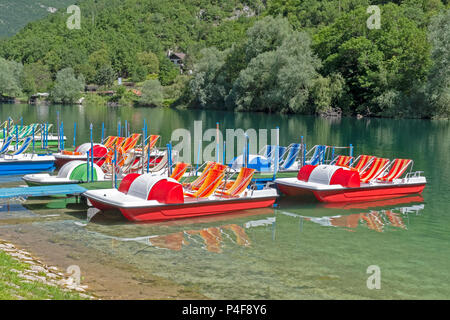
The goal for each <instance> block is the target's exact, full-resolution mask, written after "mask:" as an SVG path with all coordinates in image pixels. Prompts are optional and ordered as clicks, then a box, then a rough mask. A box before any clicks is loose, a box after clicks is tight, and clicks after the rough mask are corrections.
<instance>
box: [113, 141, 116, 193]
mask: <svg viewBox="0 0 450 320" xmlns="http://www.w3.org/2000/svg"><path fill="white" fill-rule="evenodd" d="M116 165H117V148H116V145H114V165H113V173H114V188H115V189H117V177H116Z"/></svg>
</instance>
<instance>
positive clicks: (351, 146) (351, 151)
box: [350, 143, 353, 165]
mask: <svg viewBox="0 0 450 320" xmlns="http://www.w3.org/2000/svg"><path fill="white" fill-rule="evenodd" d="M350 157H352V158H350V165H352V163H353V145H352V144H351V143H350Z"/></svg>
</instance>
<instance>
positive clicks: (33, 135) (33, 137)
mask: <svg viewBox="0 0 450 320" xmlns="http://www.w3.org/2000/svg"><path fill="white" fill-rule="evenodd" d="M34 128H35V127H34V125H33V155H34Z"/></svg>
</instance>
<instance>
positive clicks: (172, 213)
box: [83, 169, 278, 221]
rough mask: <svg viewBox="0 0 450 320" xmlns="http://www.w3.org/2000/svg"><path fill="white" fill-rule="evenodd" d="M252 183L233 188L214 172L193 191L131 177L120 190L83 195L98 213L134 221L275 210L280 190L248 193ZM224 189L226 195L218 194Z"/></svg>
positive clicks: (162, 179) (175, 184)
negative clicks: (116, 214) (112, 212)
mask: <svg viewBox="0 0 450 320" xmlns="http://www.w3.org/2000/svg"><path fill="white" fill-rule="evenodd" d="M250 180H251V179H248V180H243V179H240V178H239V177H238V178H237V179H236V180H235V182H234V183H232V184H231V186H230V185H228V184H227V183H224V181H223V173H222V172H221V170H218V169H210V170H209V172H208V174H206V177H205V179H204V181H203V182H202V183H201V185H200V186H199V187H198V189H197V188H196V189H189V188H190V187H189V186H184V187H183V185H182V184H181V183H180V182H178V181H177V180H175V179H173V178H170V177H161V176H152V175H150V174H137V173H130V174H128V175H127V176H125V178H124V179H123V180H122V182H121V183H120V186H119V188H118V189H101V190H89V191H87V192H85V193H83V195H84V196H85V197H86V198H87V199H88V201H89V202H90V204H91V205H92V206H94V207H96V208H97V209H100V210H103V211H108V210H118V211H120V212H121V213H122V214H123V215H124V216H125V217H126V218H127V219H128V220H131V221H156V220H159V221H161V220H169V219H177V218H190V217H197V216H204V215H213V214H220V213H226V212H230V211H236V210H246V209H254V208H263V207H269V206H272V205H273V204H274V202H275V200H276V198H277V197H278V193H277V190H276V189H275V188H265V189H263V190H253V189H248V184H249V181H250ZM220 186H223V187H221V188H222V191H220V190H218V189H219V188H220ZM244 186H245V187H244ZM191 187H192V186H191ZM225 187H226V190H225Z"/></svg>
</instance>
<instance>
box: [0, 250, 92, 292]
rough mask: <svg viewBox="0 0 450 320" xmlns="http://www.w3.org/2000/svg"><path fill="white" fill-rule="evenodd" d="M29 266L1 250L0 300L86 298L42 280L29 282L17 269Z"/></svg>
mask: <svg viewBox="0 0 450 320" xmlns="http://www.w3.org/2000/svg"><path fill="white" fill-rule="evenodd" d="M27 269H29V266H28V265H27V264H25V263H20V262H18V261H17V260H15V259H13V258H11V257H10V256H9V255H8V254H6V253H5V252H2V251H0V300H22V299H25V300H46V299H51V300H85V299H84V298H82V297H81V296H80V295H79V294H77V293H74V292H69V291H65V290H62V289H61V288H58V287H53V286H50V285H46V284H43V283H40V282H27V280H26V279H23V278H21V277H20V276H19V274H18V273H17V272H14V271H12V270H17V271H25V270H27Z"/></svg>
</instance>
